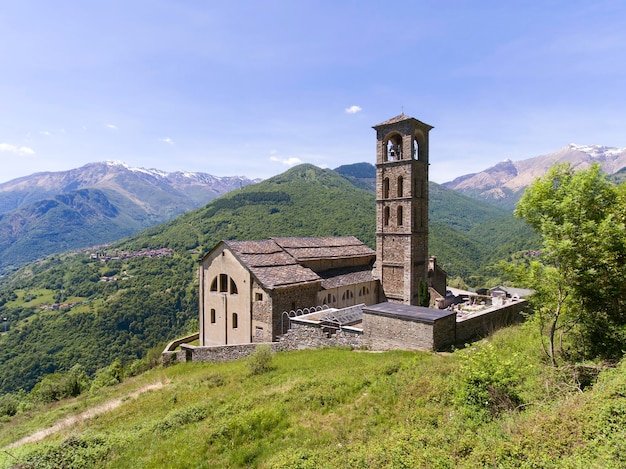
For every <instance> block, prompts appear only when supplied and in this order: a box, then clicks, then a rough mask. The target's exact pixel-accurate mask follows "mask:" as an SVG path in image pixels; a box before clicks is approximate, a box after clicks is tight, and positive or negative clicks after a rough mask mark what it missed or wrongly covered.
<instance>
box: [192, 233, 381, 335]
mask: <svg viewBox="0 0 626 469" xmlns="http://www.w3.org/2000/svg"><path fill="white" fill-rule="evenodd" d="M374 259H375V252H374V251H373V250H372V249H370V248H369V247H368V246H366V245H365V244H363V243H362V242H361V241H359V240H358V239H356V238H355V237H353V236H348V237H321V238H287V237H285V238H270V239H266V240H257V241H221V242H220V243H218V244H217V245H216V246H215V247H214V248H213V249H212V250H211V251H210V252H209V253H208V254H207V255H206V256H204V258H203V259H202V260H201V261H200V267H199V273H198V276H199V293H200V298H199V302H200V305H199V306H200V317H199V321H200V345H201V346H209V345H231V344H246V343H254V342H271V341H273V340H275V339H276V338H277V337H278V336H279V335H281V334H283V333H284V332H286V331H287V328H288V326H289V316H288V314H286V313H288V312H289V311H296V310H298V309H304V308H310V307H312V306H316V305H327V306H329V307H334V308H343V307H347V306H352V305H355V304H361V303H363V304H373V303H376V301H377V299H378V295H379V292H378V288H379V286H378V282H377V281H376V280H375V279H374V277H373V275H372V267H373V263H374Z"/></svg>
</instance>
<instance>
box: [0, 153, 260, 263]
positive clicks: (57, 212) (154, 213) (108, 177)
mask: <svg viewBox="0 0 626 469" xmlns="http://www.w3.org/2000/svg"><path fill="white" fill-rule="evenodd" d="M254 182H258V181H252V180H250V179H248V178H245V177H238V176H235V177H215V176H212V175H210V174H206V173H187V172H186V173H183V172H174V173H165V172H163V171H158V170H154V169H152V170H148V169H143V168H131V167H129V166H127V165H125V164H123V163H121V162H111V161H108V162H101V163H90V164H87V165H85V166H82V167H80V168H76V169H72V170H69V171H60V172H45V173H35V174H32V175H30V176H25V177H22V178H18V179H14V180H12V181H8V182H5V183H2V184H0V273H2V272H3V271H5V270H7V269H9V268H11V267H16V266H21V265H24V264H25V263H27V262H30V261H34V260H36V259H41V258H43V257H44V256H47V255H50V254H58V253H62V252H66V251H68V250H70V249H80V248H84V247H87V246H94V245H97V244H105V243H110V242H113V241H116V240H119V239H121V238H123V237H125V236H129V235H131V234H133V233H137V232H139V231H141V230H142V229H145V228H148V227H150V226H154V225H156V224H158V223H163V222H165V221H167V220H171V219H172V218H173V217H175V216H177V215H180V214H181V213H184V212H186V211H189V210H192V209H195V208H198V207H200V206H203V205H204V204H206V203H207V202H209V201H210V200H213V199H215V198H216V197H219V196H220V195H223V194H225V193H227V192H229V191H231V190H233V189H239V188H240V187H243V186H246V185H248V184H252V183H254Z"/></svg>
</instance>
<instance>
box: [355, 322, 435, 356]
mask: <svg viewBox="0 0 626 469" xmlns="http://www.w3.org/2000/svg"><path fill="white" fill-rule="evenodd" d="M363 341H364V342H365V345H366V346H367V347H368V348H369V349H371V350H394V349H401V350H433V346H434V341H433V326H432V325H430V324H424V323H421V322H415V321H408V320H403V319H399V318H390V317H385V316H379V315H376V314H366V313H363Z"/></svg>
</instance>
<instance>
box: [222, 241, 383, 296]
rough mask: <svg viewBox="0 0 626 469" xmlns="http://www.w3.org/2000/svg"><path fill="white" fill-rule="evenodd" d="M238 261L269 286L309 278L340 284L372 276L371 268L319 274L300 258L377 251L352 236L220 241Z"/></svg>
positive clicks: (338, 270) (347, 255) (325, 257)
mask: <svg viewBox="0 0 626 469" xmlns="http://www.w3.org/2000/svg"><path fill="white" fill-rule="evenodd" d="M223 242H224V244H225V245H226V246H228V247H229V249H230V250H231V251H232V252H233V254H235V256H236V257H237V258H238V259H239V261H240V262H241V263H242V264H243V265H244V266H245V267H246V268H247V269H248V270H250V272H251V273H252V274H253V275H254V276H255V277H256V278H257V280H258V281H259V282H260V283H261V284H262V285H263V286H264V287H265V288H269V289H273V288H277V287H285V286H289V285H297V284H302V283H310V282H320V281H321V282H322V284H323V285H324V284H326V285H329V284H331V283H332V284H336V285H337V286H341V285H344V284H347V283H345V282H346V281H348V280H349V279H352V280H356V279H357V278H365V277H367V280H363V281H369V280H371V276H372V274H371V268H370V269H369V274H368V273H367V272H368V271H365V273H363V272H360V270H359V269H352V270H346V269H344V270H341V269H335V270H334V271H327V272H326V273H323V272H322V273H320V275H318V274H317V273H315V272H314V271H313V270H311V269H309V268H308V267H305V266H304V265H301V264H300V263H301V262H306V261H311V260H323V259H346V258H356V257H368V256H375V255H376V253H375V252H374V251H373V250H372V249H370V248H369V247H367V246H366V245H365V244H363V243H362V242H361V241H359V240H358V239H357V238H355V237H354V236H344V237H318V238H298V237H278V238H270V239H264V240H256V241H223ZM325 288H331V287H325Z"/></svg>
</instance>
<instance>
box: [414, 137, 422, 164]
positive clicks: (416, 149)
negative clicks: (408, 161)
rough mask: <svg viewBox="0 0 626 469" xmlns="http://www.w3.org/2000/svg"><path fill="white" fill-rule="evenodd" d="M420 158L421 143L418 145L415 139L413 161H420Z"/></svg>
mask: <svg viewBox="0 0 626 469" xmlns="http://www.w3.org/2000/svg"><path fill="white" fill-rule="evenodd" d="M419 157H420V148H419V143H417V140H416V139H413V159H414V160H419Z"/></svg>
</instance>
